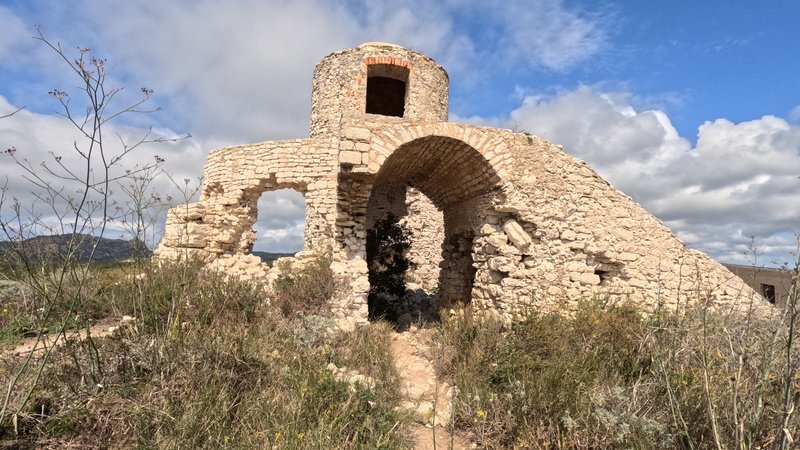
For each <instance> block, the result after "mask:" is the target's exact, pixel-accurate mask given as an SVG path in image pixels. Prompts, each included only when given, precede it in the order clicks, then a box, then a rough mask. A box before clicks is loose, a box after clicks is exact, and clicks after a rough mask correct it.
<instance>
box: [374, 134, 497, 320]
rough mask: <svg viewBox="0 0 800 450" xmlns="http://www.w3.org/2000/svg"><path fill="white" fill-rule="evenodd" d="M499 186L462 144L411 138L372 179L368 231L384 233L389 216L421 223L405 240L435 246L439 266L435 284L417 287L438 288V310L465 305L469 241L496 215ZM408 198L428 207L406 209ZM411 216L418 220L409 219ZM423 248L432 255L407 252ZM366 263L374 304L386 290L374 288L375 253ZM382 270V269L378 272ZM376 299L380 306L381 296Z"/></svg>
mask: <svg viewBox="0 0 800 450" xmlns="http://www.w3.org/2000/svg"><path fill="white" fill-rule="evenodd" d="M499 183H500V177H499V176H498V175H497V173H496V172H495V170H494V168H493V167H492V165H491V164H490V163H489V161H488V160H487V159H486V158H485V157H484V156H483V155H482V154H481V153H480V152H478V150H476V149H475V148H473V147H472V146H470V145H469V144H467V143H465V142H464V141H461V140H459V139H454V138H451V137H446V136H436V135H434V136H426V137H421V138H417V139H414V140H412V141H410V142H407V143H405V144H402V145H400V146H399V147H398V148H397V149H396V150H394V151H393V152H392V153H391V155H389V156H388V157H387V158H386V160H385V161H384V163H383V164H382V166H381V168H380V170H379V171H378V173H377V174H376V175H375V178H374V182H373V184H372V190H371V192H370V197H369V200H368V202H367V217H366V219H367V220H366V227H367V230H368V233H369V232H370V231H373V230H375V227H376V224H377V225H380V226H382V227H383V229H386V223H385V221H386V220H387V219H390V218H392V217H395V218H397V220H398V221H401V223H406V222H407V221H406V220H405V219H409V221H417V222H419V221H421V222H423V223H424V226H421V227H417V228H415V229H411V230H409V232H410V234H411V236H410V238H411V240H412V242H418V241H422V242H423V243H424V245H426V246H434V245H435V246H437V247H438V249H439V252H440V253H439V254H440V258H439V259H440V261H441V264H440V270H437V271H436V273H437V274H438V280H435V281H434V280H420V281H421V283H422V284H425V281H430V282H431V284H433V285H436V286H438V289H437V290H438V299H439V300H440V302H441V306H449V305H452V304H454V303H469V302H470V300H471V297H472V288H473V283H474V278H475V272H476V271H475V268H474V267H473V261H474V252H475V249H474V248H473V239H474V236H475V235H476V233H477V230H479V229H480V227H481V226H482V225H483V224H485V223H487V222H490V221H492V217H494V216H495V214H496V213H493V209H492V199H493V198H494V197H495V195H496V194H497V192H498V190H499ZM409 197H412V198H413V199H414V201H415V202H419V203H421V204H422V205H425V201H424V200H429V202H430V206H429V207H425V206H422V207H421V208H420V207H419V206H418V207H417V208H414V209H413V210H409V209H408V208H407V205H406V203H407V200H408V198H409ZM437 211H438V215H437ZM414 214H417V215H421V216H423V217H419V218H417V219H414V218H411V217H410V216H412V215H414ZM437 221H438V222H439V223H438V224H437V223H436V222H437ZM437 225H438V226H437ZM425 250H427V251H428V252H430V251H431V249H430V248H424V249H423V248H420V247H419V246H417V248H412V249H411V251H413V252H419V251H425ZM384 259H385V258H384ZM367 260H368V264H369V269H370V279H371V286H370V298H369V301H370V302H371V303H373V302H376V301H377V300H376V293H381V294H382V293H383V291H385V289H384V287H383V286H378V285H376V282H377V281H376V280H377V279H379V277H376V276H374V274H375V270H376V266H377V265H378V263H377V262H376V255H374V254H369V253H368V254H367ZM400 263H401V265H402V263H403V262H402V261H401V262H400ZM384 269H385V267H383V266H381V269H380V270H384ZM424 273H427V274H430V273H433V271H430V270H429V271H424ZM409 295H413V293H409ZM380 301H381V302H385V301H386V300H385V297H382V300H380ZM406 302H408V299H406ZM413 307H414V305H411V306H403V307H402V308H400V309H401V311H403V308H413ZM371 312H372V311H371ZM396 316H397V313H396V312H394V313H392V314H387V317H388V318H389V319H390V320H392V319H394V318H396Z"/></svg>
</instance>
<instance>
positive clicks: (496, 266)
mask: <svg viewBox="0 0 800 450" xmlns="http://www.w3.org/2000/svg"><path fill="white" fill-rule="evenodd" d="M489 268H490V269H492V270H495V271H498V272H506V273H508V272H513V271H514V270H516V265H515V264H514V261H512V260H511V258H507V257H505V256H496V257H494V258H492V259H490V260H489Z"/></svg>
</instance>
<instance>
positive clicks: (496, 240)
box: [486, 233, 508, 248]
mask: <svg viewBox="0 0 800 450" xmlns="http://www.w3.org/2000/svg"><path fill="white" fill-rule="evenodd" d="M486 241H487V242H488V243H489V245H491V246H492V247H495V248H500V247H502V246H504V245H506V243H507V242H508V236H507V235H506V234H505V233H493V234H491V235H489V237H487V238H486Z"/></svg>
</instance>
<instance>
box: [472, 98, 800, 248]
mask: <svg viewBox="0 0 800 450" xmlns="http://www.w3.org/2000/svg"><path fill="white" fill-rule="evenodd" d="M637 103H638V99H636V98H635V97H634V96H633V95H631V94H630V93H626V92H613V91H612V92H608V91H603V90H601V89H598V88H597V87H592V86H581V87H579V88H576V89H575V90H572V91H563V92H559V93H557V94H555V95H551V96H533V95H529V96H527V97H525V98H524V99H523V101H522V104H521V105H520V106H519V108H517V109H516V110H514V111H513V112H512V113H511V114H510V115H509V117H507V118H494V119H490V120H488V121H487V122H491V123H494V124H497V123H502V122H505V124H506V126H512V127H516V128H519V129H524V130H527V131H530V132H532V133H534V134H537V135H539V136H542V137H543V138H545V139H548V140H550V141H552V142H554V143H557V144H562V145H563V146H564V150H565V151H567V152H568V153H571V154H573V155H575V156H577V157H579V158H581V159H584V160H585V161H587V162H588V163H589V164H590V165H591V166H592V167H594V168H595V169H597V170H598V171H599V172H600V174H601V175H603V176H604V177H606V178H607V179H608V180H609V181H611V182H612V183H613V184H614V185H615V186H616V187H618V188H619V189H620V190H622V191H623V192H625V193H627V194H629V195H631V196H632V197H634V199H635V200H637V201H638V202H640V203H642V204H643V206H645V208H646V209H648V210H649V211H651V212H653V213H655V214H656V215H657V216H658V217H660V218H661V219H662V220H664V221H665V222H666V224H667V225H668V226H670V227H671V228H673V230H674V231H676V232H677V234H678V235H679V237H681V238H683V239H684V240H685V241H686V242H687V243H689V244H691V245H692V246H693V247H696V248H699V249H701V250H704V251H707V252H709V253H710V254H711V255H712V256H715V257H717V258H721V259H722V258H724V259H728V260H738V261H740V262H744V261H745V260H744V259H743V257H742V253H743V252H747V251H748V249H747V246H746V245H745V243H746V242H747V241H748V240H749V238H750V236H756V238H757V240H756V245H759V243H760V242H764V243H765V244H764V246H765V248H767V249H768V253H767V254H765V255H764V257H763V258H762V262H768V261H766V260H769V261H779V260H781V261H782V260H784V259H785V258H786V257H787V255H788V251H789V250H792V249H794V247H796V239H795V238H794V236H793V234H792V233H791V232H797V231H800V219H798V218H800V178H798V176H800V126H798V125H791V124H789V123H788V122H787V121H786V120H784V119H781V118H778V117H774V116H764V117H762V118H760V119H756V120H752V121H748V122H741V123H732V122H731V121H729V120H726V119H718V120H715V121H713V122H706V123H705V124H703V125H701V126H700V127H699V129H698V136H697V143H696V145H694V146H692V145H691V143H690V142H689V141H688V140H687V139H685V138H683V137H681V136H679V135H678V133H677V131H676V130H675V128H674V127H673V126H672V123H671V121H670V119H669V117H668V116H667V114H666V113H665V112H663V111H660V110H655V109H654V110H644V111H642V110H637V109H636V107H635V106H634V105H635V104H637ZM470 120H471V121H472V122H476V121H479V119H478V118H471V119H470ZM767 243H768V244H767ZM781 252H784V253H781ZM765 259H766V260H765Z"/></svg>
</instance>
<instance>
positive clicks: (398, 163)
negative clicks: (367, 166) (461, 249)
mask: <svg viewBox="0 0 800 450" xmlns="http://www.w3.org/2000/svg"><path fill="white" fill-rule="evenodd" d="M500 183H501V178H500V176H499V175H498V173H497V171H495V169H494V167H493V166H492V165H491V163H490V162H489V161H488V160H487V159H486V158H485V157H484V156H483V155H482V154H481V153H480V152H479V151H478V150H477V149H475V148H474V147H472V146H471V145H469V144H467V143H466V142H464V141H462V140H459V139H455V138H452V137H449V136H441V135H431V136H425V137H421V138H416V139H413V140H411V141H409V142H407V143H404V144H402V145H400V146H399V147H397V149H395V150H394V151H393V152H392V153H391V154H390V155H389V156H388V157H387V158H386V159H385V161H384V162H383V164H382V165H381V168H380V170H379V171H378V173H377V174H376V176H375V181H374V183H373V185H374V186H382V185H387V184H395V185H408V186H410V187H414V188H416V189H419V190H420V191H422V192H423V193H425V195H426V196H428V198H430V199H431V201H433V203H434V204H435V205H436V206H437V207H438V208H439V209H446V208H447V207H449V206H450V205H453V204H456V203H459V202H463V201H465V200H468V199H472V198H476V197H480V196H481V195H483V194H485V193H487V192H489V191H491V190H494V189H496V188H498V187H499V186H500Z"/></svg>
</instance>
